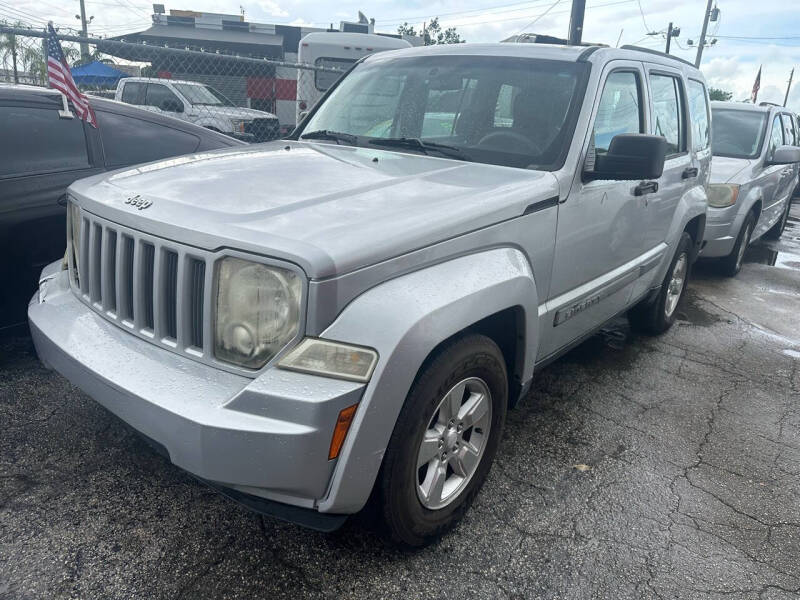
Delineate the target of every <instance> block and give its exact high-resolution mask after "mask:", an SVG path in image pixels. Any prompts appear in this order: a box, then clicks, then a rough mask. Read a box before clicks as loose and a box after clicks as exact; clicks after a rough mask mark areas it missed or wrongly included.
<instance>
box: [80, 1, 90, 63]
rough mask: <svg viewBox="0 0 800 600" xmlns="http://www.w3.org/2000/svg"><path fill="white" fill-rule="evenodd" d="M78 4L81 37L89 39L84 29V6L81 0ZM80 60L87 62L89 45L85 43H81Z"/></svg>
mask: <svg viewBox="0 0 800 600" xmlns="http://www.w3.org/2000/svg"><path fill="white" fill-rule="evenodd" d="M80 2H81V36H82V37H89V32H88V30H87V29H86V6H85V4H84V3H83V0H80ZM81 60H82V61H84V62H85V61H87V60H89V44H87V43H86V42H81Z"/></svg>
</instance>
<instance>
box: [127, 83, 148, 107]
mask: <svg viewBox="0 0 800 600" xmlns="http://www.w3.org/2000/svg"><path fill="white" fill-rule="evenodd" d="M146 88H147V84H146V83H140V82H138V81H131V82H128V83H125V84H124V85H123V86H122V101H123V102H125V103H127V104H139V105H141V104H144V92H145V89H146Z"/></svg>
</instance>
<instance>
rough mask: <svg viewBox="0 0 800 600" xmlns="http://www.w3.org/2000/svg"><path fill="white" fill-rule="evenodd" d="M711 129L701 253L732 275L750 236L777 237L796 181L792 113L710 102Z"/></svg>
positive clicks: (798, 158) (799, 141) (799, 157)
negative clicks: (706, 205) (709, 166)
mask: <svg viewBox="0 0 800 600" xmlns="http://www.w3.org/2000/svg"><path fill="white" fill-rule="evenodd" d="M711 111H712V114H713V122H714V133H713V140H712V144H711V146H712V150H713V154H714V160H713V163H712V166H711V185H710V186H709V189H708V206H709V208H708V216H707V220H706V233H705V239H704V241H703V249H702V252H701V254H702V256H703V258H718V259H719V267H720V270H721V271H722V272H723V273H725V274H726V275H729V276H734V275H736V274H737V273H738V272H739V269H740V268H741V266H742V259H743V258H744V253H745V250H746V249H747V246H748V244H750V242H752V241H754V240H757V239H759V238H760V237H762V236H765V237H768V238H772V239H778V238H779V237H780V236H781V234H782V233H783V230H784V229H785V228H786V221H787V219H788V218H789V209H790V207H791V201H792V194H793V193H794V190H795V188H796V187H797V183H798V162H800V148H798V145H800V138H799V137H798V131H797V122H796V117H795V115H793V114H792V113H791V112H789V111H788V110H786V109H785V108H783V107H782V106H777V105H774V104H766V103H764V104H761V105H759V106H754V105H752V104H744V103H741V102H712V103H711Z"/></svg>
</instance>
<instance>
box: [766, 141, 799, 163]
mask: <svg viewBox="0 0 800 600" xmlns="http://www.w3.org/2000/svg"><path fill="white" fill-rule="evenodd" d="M798 162H800V148H798V147H797V146H778V147H777V148H776V149H775V153H774V154H773V155H772V158H770V159H767V160H766V162H765V163H764V166H765V167H769V166H770V165H790V164H792V163H798Z"/></svg>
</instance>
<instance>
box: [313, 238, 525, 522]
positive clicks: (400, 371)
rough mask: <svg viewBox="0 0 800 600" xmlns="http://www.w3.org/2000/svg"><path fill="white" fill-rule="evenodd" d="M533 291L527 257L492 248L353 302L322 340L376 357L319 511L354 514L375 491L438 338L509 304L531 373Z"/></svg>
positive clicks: (407, 277) (384, 286)
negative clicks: (516, 310)
mask: <svg viewBox="0 0 800 600" xmlns="http://www.w3.org/2000/svg"><path fill="white" fill-rule="evenodd" d="M538 300H539V299H538V295H537V292H536V284H535V282H534V277H533V272H532V270H531V266H530V263H529V262H528V260H527V258H526V257H525V255H524V254H523V253H522V252H520V251H519V250H517V249H513V248H497V249H493V250H487V251H484V252H480V253H478V254H471V255H468V256H462V257H460V258H456V259H453V260H450V261H448V262H445V263H440V264H437V265H434V266H431V267H427V268H425V269H422V270H420V271H416V272H414V273H410V274H408V275H404V276H402V277H398V278H396V279H393V280H390V281H388V282H385V283H383V284H381V285H378V286H376V287H374V288H372V289H371V290H369V291H368V292H366V293H364V294H362V295H361V296H359V297H358V298H356V299H355V300H354V301H353V302H352V303H350V304H349V305H348V306H347V308H345V309H344V311H343V312H342V313H341V314H340V315H339V317H338V318H337V319H336V321H335V322H334V323H333V324H332V325H331V326H330V327H329V328H328V329H327V330H325V332H324V333H323V335H322V337H323V338H328V339H332V340H341V341H346V342H351V343H354V344H360V345H364V346H370V347H372V348H375V349H376V350H377V351H378V355H379V359H378V364H377V366H376V369H375V371H374V373H373V376H372V379H371V381H370V382H369V385H368V386H367V389H366V391H365V393H364V396H363V398H362V400H361V403H360V405H359V407H358V410H357V412H356V416H355V418H354V420H353V423H352V425H351V427H350V432H349V433H348V435H347V439H346V441H345V444H344V447H343V449H342V452H341V454H340V457H339V459H338V464H337V465H336V468H335V470H334V474H333V477H332V479H331V484H330V487H329V491H328V495H327V497H326V498H324V499H323V500H322V501H320V503H319V510H320V511H322V512H333V513H352V512H356V511H358V510H360V509H361V508H362V507H363V506H364V504H365V503H366V501H367V499H368V498H369V495H370V492H371V491H372V487H373V484H374V482H375V478H376V476H377V474H378V470H379V469H380V466H381V462H382V460H383V455H384V452H385V451H386V446H387V444H388V442H389V437H390V436H391V434H392V430H393V429H394V425H395V422H396V420H397V417H398V415H399V414H400V409H401V408H402V406H403V403H404V401H405V399H406V395H407V394H408V391H409V389H410V388H411V385H412V383H413V382H414V379H415V377H416V375H417V373H418V371H419V369H420V367H421V366H422V363H423V361H424V360H425V359H426V358H427V356H428V355H429V354H430V353H431V352H432V351H433V350H434V348H436V346H437V345H438V344H440V343H441V342H442V341H444V340H446V339H448V338H450V337H451V336H453V335H455V334H456V333H458V332H460V331H462V330H464V329H465V328H467V327H469V326H470V325H472V324H474V323H476V322H477V321H480V320H481V319H483V318H485V317H487V316H490V315H492V314H495V313H497V312H500V311H502V310H504V309H507V308H511V307H520V308H521V309H522V311H523V313H524V319H523V322H524V327H525V332H524V335H525V342H524V343H523V344H522V346H523V352H524V357H523V360H522V362H521V364H522V365H524V369H523V373H522V374H521V376H522V381H527V380H528V379H530V377H531V376H532V372H533V362H534V361H533V359H534V357H535V356H536V341H537V339H538V337H537V333H538V319H537V307H538Z"/></svg>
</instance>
